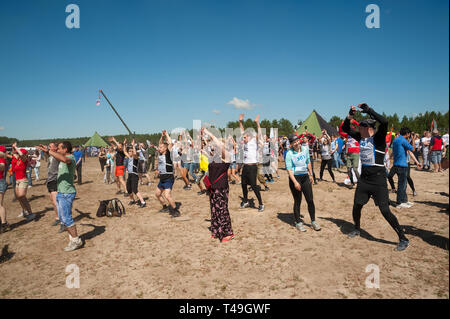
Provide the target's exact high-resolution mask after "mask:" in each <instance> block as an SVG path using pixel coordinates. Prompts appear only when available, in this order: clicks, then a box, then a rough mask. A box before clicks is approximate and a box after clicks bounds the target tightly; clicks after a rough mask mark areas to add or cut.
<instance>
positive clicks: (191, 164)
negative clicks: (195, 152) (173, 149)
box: [184, 163, 197, 180]
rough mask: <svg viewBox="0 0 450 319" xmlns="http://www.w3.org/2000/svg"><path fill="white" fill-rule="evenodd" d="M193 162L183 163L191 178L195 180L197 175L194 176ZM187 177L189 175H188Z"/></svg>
mask: <svg viewBox="0 0 450 319" xmlns="http://www.w3.org/2000/svg"><path fill="white" fill-rule="evenodd" d="M194 164H195V163H184V165H186V166H187V167H186V168H187V169H188V170H189V174H191V176H192V178H193V179H194V180H196V179H197V176H195V173H194ZM188 178H189V177H188Z"/></svg>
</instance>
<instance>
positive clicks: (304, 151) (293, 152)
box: [285, 134, 320, 232]
mask: <svg viewBox="0 0 450 319" xmlns="http://www.w3.org/2000/svg"><path fill="white" fill-rule="evenodd" d="M289 143H290V146H291V149H290V150H288V152H287V153H286V159H285V164H286V170H287V172H288V174H289V188H290V189H291V193H292V196H293V197H294V219H295V227H296V228H297V229H298V230H300V231H302V232H305V231H306V228H305V226H304V225H303V221H302V220H301V218H300V204H301V203H302V193H303V195H304V196H305V199H306V202H307V203H308V212H309V216H310V218H311V225H312V227H313V229H314V230H317V231H318V230H320V226H319V224H317V222H316V221H315V214H316V213H315V210H316V208H315V206H314V199H313V190H312V183H313V177H312V167H311V160H310V156H309V149H308V148H307V147H303V146H301V144H300V139H299V138H298V136H297V135H295V134H291V135H289Z"/></svg>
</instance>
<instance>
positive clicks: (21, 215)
mask: <svg viewBox="0 0 450 319" xmlns="http://www.w3.org/2000/svg"><path fill="white" fill-rule="evenodd" d="M27 215H28V213H27V212H26V211H24V210H22V212H21V213H20V214H19V215H17V217H26V216H27Z"/></svg>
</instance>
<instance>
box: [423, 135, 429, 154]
mask: <svg viewBox="0 0 450 319" xmlns="http://www.w3.org/2000/svg"><path fill="white" fill-rule="evenodd" d="M430 141H431V137H422V139H421V142H422V145H423V147H422V150H423V151H425V152H428V150H429V148H428V146H429V145H430V144H428V145H425V143H430Z"/></svg>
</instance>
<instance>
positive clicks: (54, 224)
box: [52, 219, 60, 226]
mask: <svg viewBox="0 0 450 319" xmlns="http://www.w3.org/2000/svg"><path fill="white" fill-rule="evenodd" d="M59 223H60V221H59V219H55V221H54V222H53V223H52V226H58V225H59Z"/></svg>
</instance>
